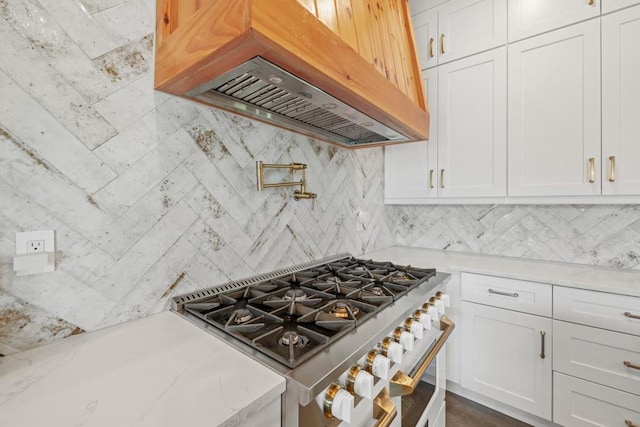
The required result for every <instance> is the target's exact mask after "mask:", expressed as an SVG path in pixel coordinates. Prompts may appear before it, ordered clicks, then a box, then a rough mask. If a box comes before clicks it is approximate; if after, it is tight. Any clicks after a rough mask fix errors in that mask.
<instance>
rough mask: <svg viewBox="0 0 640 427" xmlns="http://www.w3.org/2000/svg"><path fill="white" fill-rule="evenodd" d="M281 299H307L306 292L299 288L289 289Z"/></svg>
mask: <svg viewBox="0 0 640 427" xmlns="http://www.w3.org/2000/svg"><path fill="white" fill-rule="evenodd" d="M282 299H284V300H288V301H292V300H296V301H304V300H306V299H307V294H305V293H304V291H303V290H301V289H290V290H288V291H287V292H285V293H284V295H283V296H282Z"/></svg>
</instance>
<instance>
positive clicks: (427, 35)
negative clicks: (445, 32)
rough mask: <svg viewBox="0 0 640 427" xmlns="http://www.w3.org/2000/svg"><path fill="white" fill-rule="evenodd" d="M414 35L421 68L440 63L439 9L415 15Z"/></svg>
mask: <svg viewBox="0 0 640 427" xmlns="http://www.w3.org/2000/svg"><path fill="white" fill-rule="evenodd" d="M413 35H414V37H415V39H416V49H417V51H418V59H419V61H420V69H422V70H424V69H426V68H429V67H433V66H435V65H438V54H437V52H438V46H437V39H438V10H437V9H436V8H433V9H429V10H426V11H424V12H422V13H420V14H418V15H416V16H414V17H413Z"/></svg>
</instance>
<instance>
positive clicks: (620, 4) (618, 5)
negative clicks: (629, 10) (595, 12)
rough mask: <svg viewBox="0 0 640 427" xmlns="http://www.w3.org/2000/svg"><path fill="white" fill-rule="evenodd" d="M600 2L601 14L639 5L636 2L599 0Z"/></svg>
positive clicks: (635, 0) (633, 0)
mask: <svg viewBox="0 0 640 427" xmlns="http://www.w3.org/2000/svg"><path fill="white" fill-rule="evenodd" d="M601 1H602V13H603V14H604V13H609V12H613V11H616V10H619V9H623V8H625V7H629V6H633V5H636V4H640V1H638V0H601Z"/></svg>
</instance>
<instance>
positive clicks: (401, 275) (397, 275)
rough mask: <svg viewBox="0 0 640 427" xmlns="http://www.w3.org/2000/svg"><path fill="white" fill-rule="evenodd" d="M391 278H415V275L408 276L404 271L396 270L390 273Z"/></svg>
mask: <svg viewBox="0 0 640 427" xmlns="http://www.w3.org/2000/svg"><path fill="white" fill-rule="evenodd" d="M391 278H392V279H397V280H412V279H415V277H413V278H412V277H409V276H408V275H407V274H406V273H405V272H404V271H396V272H394V273H393V274H392V275H391Z"/></svg>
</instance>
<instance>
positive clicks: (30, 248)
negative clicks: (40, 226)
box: [27, 240, 44, 254]
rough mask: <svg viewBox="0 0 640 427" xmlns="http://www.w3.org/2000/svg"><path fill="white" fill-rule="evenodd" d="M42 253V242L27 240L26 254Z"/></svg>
mask: <svg viewBox="0 0 640 427" xmlns="http://www.w3.org/2000/svg"><path fill="white" fill-rule="evenodd" d="M40 252H44V240H28V241H27V253H28V254H36V253H40Z"/></svg>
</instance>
